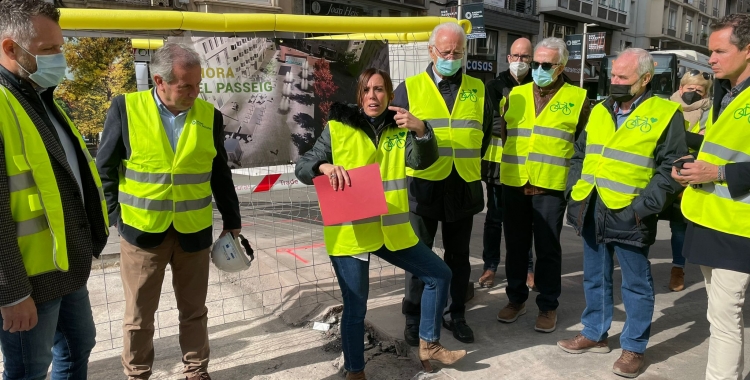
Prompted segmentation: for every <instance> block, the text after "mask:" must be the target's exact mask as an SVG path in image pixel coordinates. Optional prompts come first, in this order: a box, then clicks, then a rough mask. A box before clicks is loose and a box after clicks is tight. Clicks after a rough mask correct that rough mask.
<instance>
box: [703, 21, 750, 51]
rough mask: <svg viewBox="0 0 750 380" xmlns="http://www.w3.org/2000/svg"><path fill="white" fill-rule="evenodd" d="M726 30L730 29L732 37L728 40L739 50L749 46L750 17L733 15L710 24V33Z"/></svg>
mask: <svg viewBox="0 0 750 380" xmlns="http://www.w3.org/2000/svg"><path fill="white" fill-rule="evenodd" d="M726 28H732V37H730V39H729V42H731V43H732V45H734V46H737V48H738V49H740V50H742V49H744V48H746V47H747V45H750V15H744V14H738V13H733V14H730V15H726V16H724V17H722V19H721V20H719V21H717V22H715V23H713V24H711V31H712V32H716V31H719V30H722V29H726Z"/></svg>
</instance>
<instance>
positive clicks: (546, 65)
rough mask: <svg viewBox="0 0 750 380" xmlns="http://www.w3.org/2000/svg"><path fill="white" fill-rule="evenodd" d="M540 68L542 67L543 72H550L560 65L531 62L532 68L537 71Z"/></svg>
mask: <svg viewBox="0 0 750 380" xmlns="http://www.w3.org/2000/svg"><path fill="white" fill-rule="evenodd" d="M539 66H542V70H545V71H546V70H549V69H551V68H553V67H557V66H560V64H559V63H549V62H537V61H531V68H532V69H534V70H536V69H538V68H539Z"/></svg>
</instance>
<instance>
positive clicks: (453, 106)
mask: <svg viewBox="0 0 750 380" xmlns="http://www.w3.org/2000/svg"><path fill="white" fill-rule="evenodd" d="M465 45H466V33H465V32H464V30H463V29H462V28H461V27H460V26H458V24H455V23H443V24H440V25H438V26H436V27H435V29H434V30H433V31H432V34H431V35H430V41H429V54H430V58H431V59H432V63H430V64H429V65H428V66H427V70H426V71H424V72H422V73H421V74H417V75H415V76H412V77H410V78H407V79H406V81H405V82H404V83H401V84H400V85H399V86H398V87H397V88H396V91H395V99H394V101H393V105H394V106H396V107H402V108H404V109H406V110H409V111H410V112H411V113H412V114H413V115H414V116H416V117H417V118H418V119H420V120H426V121H428V122H429V124H430V126H432V128H433V130H434V133H435V137H436V138H437V142H438V153H439V157H438V159H437V161H436V162H435V163H434V164H432V165H431V166H430V167H429V168H427V169H424V170H414V169H407V170H406V175H407V178H408V182H409V208H410V211H411V212H410V218H411V223H412V226H413V227H414V232H415V233H416V234H417V236H418V237H419V239H420V240H421V241H422V242H424V243H425V244H427V246H428V247H432V245H433V242H434V239H435V234H436V233H437V227H438V222H441V224H442V232H443V234H442V237H443V246H444V248H445V254H444V256H443V259H444V260H445V263H446V264H448V267H450V268H451V271H452V273H453V277H452V279H451V287H450V296H451V305H450V311H449V314H450V321H446V322H444V323H443V325H444V326H445V327H446V328H447V329H448V330H450V331H452V332H453V336H454V337H455V338H456V339H457V340H459V341H461V342H464V343H470V342H473V341H474V332H473V331H472V330H471V328H469V326H468V325H467V324H466V318H465V312H466V305H465V303H466V293H467V289H468V284H469V276H470V275H471V266H470V264H469V242H470V240H471V229H472V226H473V223H474V215H475V214H477V213H479V212H481V211H482V210H483V209H484V194H483V190H482V182H481V175H480V167H481V159H482V156H483V155H484V153H485V151H486V149H487V146H488V145H489V139H490V137H491V136H492V134H491V132H490V129H491V128H492V106H491V105H490V104H489V102H485V95H484V84H483V83H482V82H481V81H480V80H478V79H476V78H472V77H470V76H468V75H465V74H464V73H463V72H462V71H461V66H462V63H461V62H462V59H463V57H464V52H465V47H466V46H465ZM423 289H424V283H423V282H422V281H420V280H419V279H418V278H417V277H416V276H413V275H412V274H411V273H408V272H407V273H406V296H405V297H404V301H403V304H402V312H403V313H404V314H405V315H406V328H405V329H404V338H405V340H406V342H407V343H408V344H410V345H412V346H416V345H418V344H419V320H420V318H419V316H420V310H421V307H420V302H421V299H422V290H423Z"/></svg>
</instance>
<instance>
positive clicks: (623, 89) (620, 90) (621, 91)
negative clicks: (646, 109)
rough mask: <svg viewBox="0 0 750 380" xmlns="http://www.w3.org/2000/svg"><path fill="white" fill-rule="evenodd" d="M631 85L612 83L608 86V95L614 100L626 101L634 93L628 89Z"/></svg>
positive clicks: (631, 97)
mask: <svg viewBox="0 0 750 380" xmlns="http://www.w3.org/2000/svg"><path fill="white" fill-rule="evenodd" d="M632 87H633V85H632V84H613V85H610V86H609V96H611V97H612V99H614V100H615V101H616V102H618V103H622V102H627V101H629V100H631V99H633V97H634V96H635V95H633V94H631V93H630V89H631V88H632Z"/></svg>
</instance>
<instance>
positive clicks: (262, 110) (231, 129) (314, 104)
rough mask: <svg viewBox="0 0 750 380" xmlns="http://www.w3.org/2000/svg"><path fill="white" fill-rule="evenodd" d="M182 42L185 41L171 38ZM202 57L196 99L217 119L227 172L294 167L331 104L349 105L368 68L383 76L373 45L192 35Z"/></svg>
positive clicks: (378, 49)
mask: <svg viewBox="0 0 750 380" xmlns="http://www.w3.org/2000/svg"><path fill="white" fill-rule="evenodd" d="M177 40H178V41H181V42H185V40H184V39H179V38H178V39H177ZM191 42H192V44H193V45H194V47H195V49H196V50H197V51H198V52H199V53H200V54H201V56H202V57H203V58H204V60H205V63H204V66H203V67H204V68H203V73H202V74H203V82H202V84H201V95H200V96H201V97H202V98H203V99H204V100H206V101H208V102H211V103H213V104H214V105H215V106H216V108H217V109H219V110H220V111H221V113H222V114H223V115H224V135H225V141H224V146H225V148H226V150H227V154H228V156H229V157H228V158H229V166H230V167H231V168H233V169H234V168H251V167H259V166H269V165H281V164H289V163H294V162H296V160H297V158H298V157H299V156H300V155H302V154H304V153H305V152H306V151H307V150H309V149H310V148H312V146H313V144H314V143H315V140H316V139H317V138H318V136H320V133H321V132H322V130H323V128H324V126H325V123H326V117H327V116H328V110H329V108H330V106H331V104H332V102H336V101H339V102H346V103H356V96H355V93H356V81H357V77H358V76H359V73H361V72H362V71H363V70H364V69H366V68H369V67H376V68H379V69H381V70H384V71H386V72H388V71H389V63H388V48H387V45H386V44H385V43H383V42H380V41H332V40H311V39H267V38H226V37H192V38H191Z"/></svg>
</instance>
